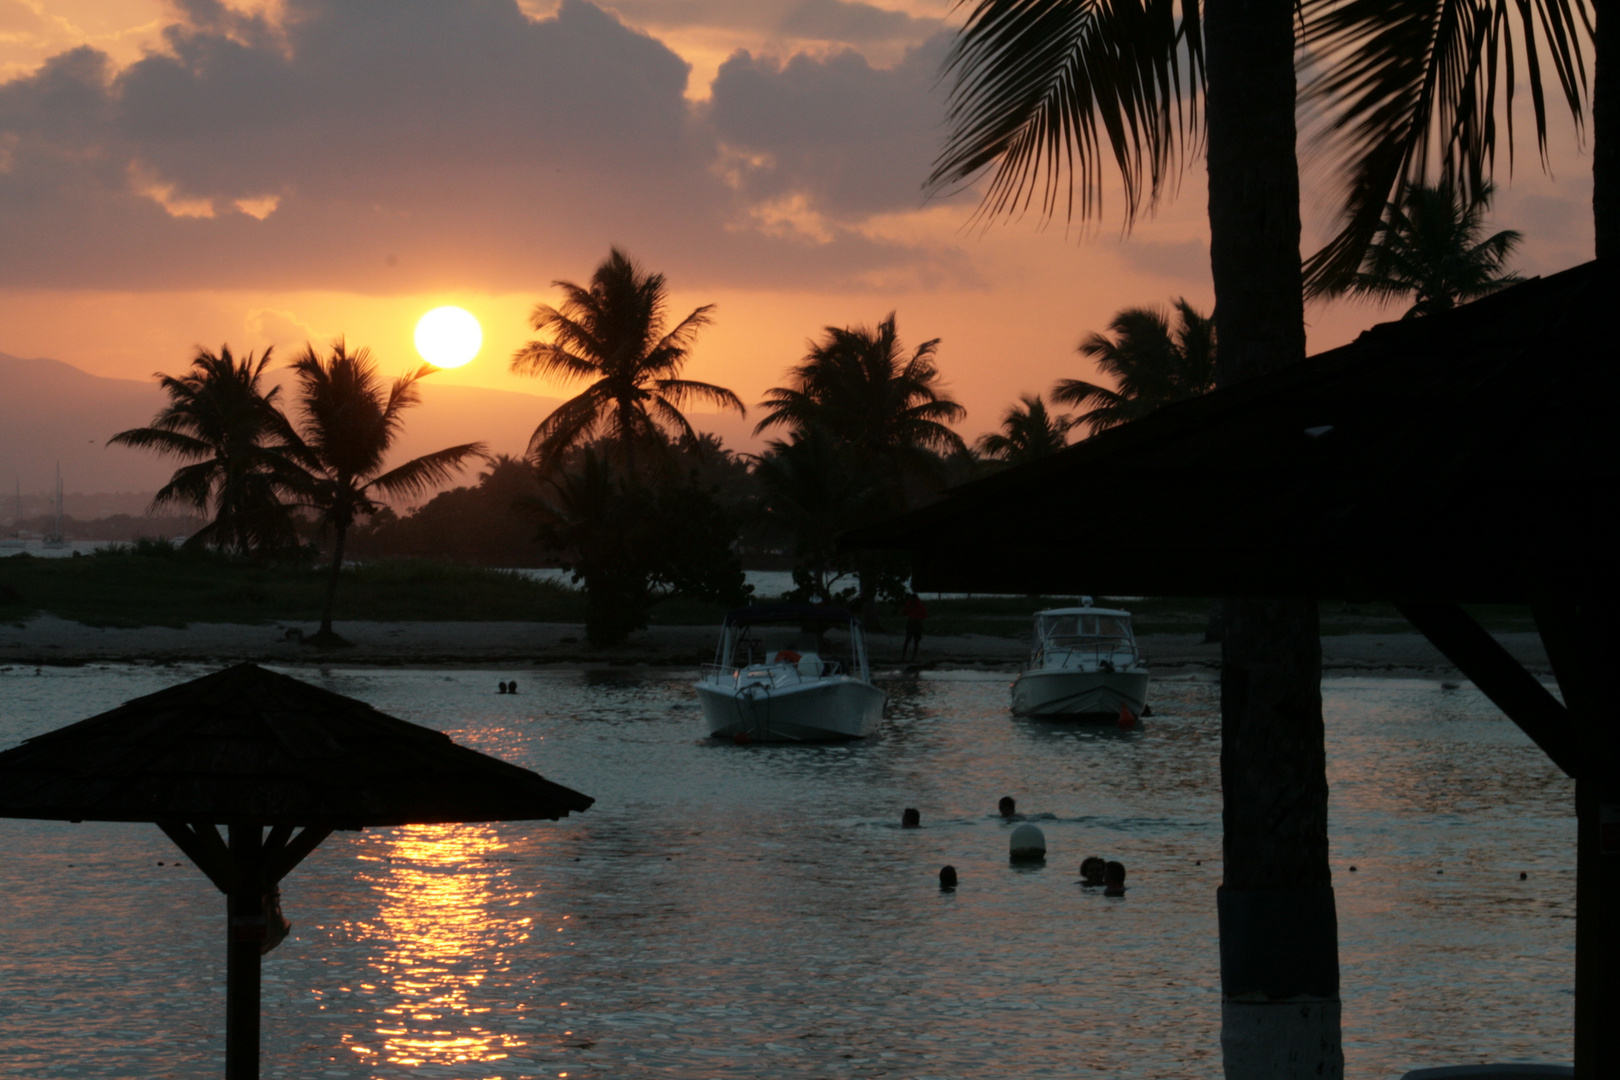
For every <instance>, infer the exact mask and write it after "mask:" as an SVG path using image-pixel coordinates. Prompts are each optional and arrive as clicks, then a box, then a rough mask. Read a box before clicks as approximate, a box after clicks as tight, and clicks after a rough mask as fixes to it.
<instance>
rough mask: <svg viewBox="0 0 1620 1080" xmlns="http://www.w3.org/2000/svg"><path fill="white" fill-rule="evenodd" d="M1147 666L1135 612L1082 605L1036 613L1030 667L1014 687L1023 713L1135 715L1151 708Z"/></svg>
mask: <svg viewBox="0 0 1620 1080" xmlns="http://www.w3.org/2000/svg"><path fill="white" fill-rule="evenodd" d="M1147 683H1148V672H1147V664H1146V663H1145V662H1144V661H1143V659H1142V654H1141V651H1140V650H1139V649H1138V648H1137V646H1136V635H1135V634H1134V633H1133V632H1132V630H1131V613H1130V612H1128V611H1120V610H1118V609H1115V608H1099V607H1092V606H1091V598H1090V597H1089V596H1088V597H1083V598H1082V606H1080V607H1071V608H1051V609H1049V610H1046V611H1038V612H1036V613H1035V647H1034V650H1033V651H1032V652H1031V654H1030V661H1029V666H1028V667H1027V668H1025V669H1024V671H1023V672H1021V673H1020V674H1019V676H1018V678H1017V679H1016V680H1015V681H1014V682H1013V685H1012V711H1013V712H1014V713H1016V714H1017V715H1019V716H1042V717H1053V718H1064V719H1095V720H1116V719H1119V716H1120V712H1121V710H1128V711H1129V712H1130V714H1131V717H1132V718H1133V719H1135V718H1136V717H1139V716H1141V715H1142V711H1143V710H1144V709H1145V708H1146V707H1147Z"/></svg>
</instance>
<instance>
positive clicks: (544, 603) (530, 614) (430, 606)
mask: <svg viewBox="0 0 1620 1080" xmlns="http://www.w3.org/2000/svg"><path fill="white" fill-rule="evenodd" d="M325 595H326V568H325V567H324V566H321V565H318V564H317V565H311V564H308V563H286V564H273V565H256V564H251V563H244V562H241V561H238V560H235V559H230V558H226V557H223V556H218V555H210V554H191V553H182V552H178V551H173V550H166V549H162V548H152V547H148V548H145V549H143V550H128V549H125V550H118V551H101V552H97V553H96V554H94V555H87V556H82V557H78V558H68V559H40V558H33V557H30V556H12V557H10V558H4V559H0V620H4V621H6V622H13V623H15V622H20V621H21V620H23V619H26V618H28V617H29V616H31V615H34V614H37V613H40V612H47V613H49V614H52V615H57V616H60V617H61V618H64V619H72V620H74V621H76V622H81V623H85V624H87V625H90V626H120V627H137V626H185V625H187V624H188V623H209V622H224V623H265V622H276V621H288V622H291V621H298V622H310V621H313V620H315V619H318V618H319V617H320V612H321V602H322V600H323V599H324V597H325ZM762 599H774V598H769V597H763V598H762ZM924 599H925V600H926V601H927V604H928V610H929V618H928V623H927V632H928V634H930V635H941V636H944V635H953V634H968V633H973V634H990V635H993V636H996V637H1008V638H1026V637H1027V636H1028V634H1029V625H1030V616H1031V615H1032V614H1033V613H1034V612H1036V611H1039V610H1041V609H1042V608H1046V607H1056V606H1066V605H1069V604H1072V603H1074V602H1075V601H1074V600H1073V598H1067V597H1041V596H1018V597H1006V596H981V597H970V598H964V599H956V600H934V599H931V598H928V597H924ZM1097 603H1098V604H1099V606H1101V605H1106V604H1108V603H1110V601H1108V600H1106V599H1103V598H1101V597H1099V598H1098V600H1097ZM1118 604H1119V606H1121V607H1125V608H1127V609H1129V610H1130V611H1131V612H1133V613H1134V614H1135V616H1136V627H1137V632H1138V633H1142V634H1152V633H1174V634H1190V633H1201V632H1202V631H1203V630H1204V628H1205V625H1206V623H1207V621H1208V617H1209V602H1208V601H1206V600H1188V599H1173V598H1171V599H1141V600H1127V601H1120V602H1118ZM724 610H725V609H724V608H723V607H722V606H720V605H716V604H699V603H694V602H692V601H686V600H669V601H666V602H664V603H663V604H660V605H658V606H657V607H655V608H654V609H653V613H652V622H653V624H654V625H661V626H714V625H717V624H718V623H719V621H720V618H721V616H722V615H723V614H724ZM1470 610H1472V611H1473V613H1474V615H1475V617H1476V618H1478V619H1479V620H1480V621H1481V622H1482V623H1483V624H1484V625H1485V626H1486V627H1487V628H1488V629H1491V630H1498V631H1504V630H1533V629H1534V628H1535V626H1534V623H1533V622H1532V621H1531V619H1530V616H1529V613H1528V611H1526V610H1524V609H1522V608H1513V607H1479V608H1472V609H1470ZM878 617H879V622H880V624H881V628H882V629H884V630H890V631H899V630H901V629H903V628H904V626H905V620H904V618H903V617H902V616H900V615H899V614H898V613H897V612H892V611H889V610H887V608H880V609H879V612H878ZM584 618H585V603H584V598H583V597H582V596H581V595H580V594H579V592H577V591H576V590H574V589H571V588H568V587H566V586H563V585H559V584H556V583H554V582H549V581H535V580H533V579H530V578H526V577H522V576H520V575H517V574H514V573H511V572H509V571H504V570H488V569H482V568H479V567H469V566H452V565H448V564H445V563H435V562H424V561H415V560H387V561H378V562H373V563H364V564H360V565H355V566H350V567H348V568H346V569H345V570H344V572H343V581H342V583H341V584H340V585H339V587H338V597H337V612H336V619H337V620H338V621H339V622H342V621H345V620H355V619H367V620H378V621H383V622H406V621H464V620H488V621H497V622H499V621H514V620H515V621H533V622H563V623H578V622H583V621H584ZM1410 630H1411V627H1410V626H1409V625H1408V624H1407V622H1406V620H1405V619H1403V618H1401V615H1400V613H1399V612H1397V611H1396V610H1395V609H1394V607H1393V606H1391V605H1389V604H1359V605H1348V604H1343V603H1338V602H1324V603H1323V604H1322V632H1323V633H1324V634H1348V633H1375V634H1394V633H1404V632H1409V631H1410Z"/></svg>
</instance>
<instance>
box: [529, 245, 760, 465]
mask: <svg viewBox="0 0 1620 1080" xmlns="http://www.w3.org/2000/svg"><path fill="white" fill-rule="evenodd" d="M552 285H554V286H555V287H556V288H558V289H561V290H562V292H563V303H562V306H561V307H560V308H554V307H551V306H550V305H549V304H536V305H535V307H534V312H533V314H531V315H530V317H529V322H530V325H531V326H533V327H534V330H535V332H536V333H540V334H546V335H549V340H543V341H531V342H529V343H528V344H527V345H525V346H523V348H521V349H519V350H518V351H517V353H516V354H514V355H513V357H512V370H513V371H516V372H519V373H521V374H524V375H536V376H552V377H560V378H563V379H568V380H573V379H590V380H592V382H591V385H590V386H589V387H587V388H586V389H585V391H584V392H583V393H581V394H579V395H578V396H577V397H574V398H571V399H569V400H568V401H566V402H564V403H563V404H562V405H560V406H558V407H557V410H556V411H555V412H553V413H552V414H551V415H550V416H548V417H546V419H545V420H544V421H542V422H541V424H540V426H539V427H537V428H535V430H534V435H533V436H531V437H530V439H529V455H530V457H531V458H532V459H533V460H534V462H535V463H536V465H538V466H539V467H540V468H541V470H542V471H547V472H549V471H551V470H552V469H554V468H556V467H557V465H558V464H559V462H560V461H561V459H562V457H563V455H564V454H566V453H567V452H568V451H569V450H571V449H573V448H574V447H577V446H579V445H581V444H583V443H587V442H590V441H592V440H593V439H596V438H599V437H603V436H605V437H606V438H607V439H609V440H610V441H611V442H612V443H613V445H614V446H615V447H616V448H617V450H618V453H619V457H620V461H621V463H622V465H623V467H624V470H625V473H626V475H627V476H631V477H634V476H635V475H636V457H637V453H638V451H640V450H648V451H651V452H652V453H654V454H655V455H657V456H658V457H660V458H662V457H664V456H665V455H664V451H665V450H667V449H668V446H669V444H670V442H671V441H672V440H679V439H682V438H688V439H690V438H695V437H696V433H695V432H694V431H693V429H692V425H691V424H690V423H688V422H687V419H686V417H685V416H684V415H683V414H682V412H681V409H682V408H684V407H685V406H686V405H687V404H688V403H690V402H705V403H708V404H711V405H716V406H719V407H720V408H724V409H736V410H737V412H738V413H740V414H745V415H746V413H747V410H746V408H745V407H744V406H743V403H742V400H741V399H740V398H738V397H737V395H736V394H734V393H732V392H731V391H730V390H727V389H725V388H724V387H721V386H715V385H713V384H711V383H705V382H696V381H694V380H691V379H683V378H681V377H680V373H681V368H683V367H684V366H685V365H686V361H687V360H688V359H689V357H690V355H691V347H692V342H693V339H694V338H696V336H697V332H698V330H699V329H701V328H702V327H704V326H707V325H708V323H709V315H710V312H712V311H713V310H714V305H713V304H705V305H703V306H702V307H700V308H698V309H696V310H695V311H693V312H692V313H691V314H689V315H687V316H686V317H685V318H684V319H682V320H681V321H680V322H678V323H676V324H675V326H674V328H673V329H670V330H667V331H666V330H665V328H664V326H665V315H666V310H665V309H666V307H667V305H668V295H667V289H666V287H665V284H664V275H662V274H649V273H646V272H644V271H643V270H642V269H641V268H640V267H639V266H637V265H636V263H635V262H634V261H632V260H631V259H630V257H629V256H627V255H626V254H625V253H624V252H622V251H620V250H619V249H618V248H616V247H615V248H612V249H610V251H609V253H608V257H607V259H606V260H605V261H603V263H602V264H601V265H600V266H598V267H597V268H596V272H595V273H594V274H592V275H591V280H590V284H589V285H588V286H584V287H581V286H579V285H576V284H574V283H573V282H571V281H554V282H552Z"/></svg>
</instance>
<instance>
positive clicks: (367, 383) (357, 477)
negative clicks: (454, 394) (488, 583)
mask: <svg viewBox="0 0 1620 1080" xmlns="http://www.w3.org/2000/svg"><path fill="white" fill-rule="evenodd" d="M435 370H436V369H435V368H434V367H433V366H432V365H430V364H424V365H422V366H421V367H419V368H417V369H416V370H415V371H413V372H411V373H409V374H406V375H401V376H400V377H399V378H397V379H395V380H394V381H393V383H392V385H389V386H386V387H385V386H384V385H383V382H382V379H381V378H380V377H379V376H378V374H377V364H376V362H375V361H374V360H372V359H371V354H370V353H369V351H368V350H366V349H360V350H357V351H355V352H350V351H349V350H348V347H347V346H346V345H345V344H344V342H343V340H342V339H341V338H340V339H339V340H338V341H336V342H335V343H334V344H333V346H332V351H331V354H330V355H329V356H326V357H322V356H320V355H319V354H318V353H316V351H315V348H314V346H309V347H308V348H306V349H305V350H304V354H303V355H302V356H300V357H299V358H298V359H297V360H296V361H294V362H293V371H294V373H295V374H296V375H297V377H298V391H299V393H298V405H299V409H300V412H301V416H300V418H299V425H298V431H299V436H300V445H299V448H298V454H299V459H300V462H301V464H302V465H303V466H304V468H305V470H306V479H305V481H304V504H305V505H306V506H309V507H311V508H313V509H314V510H316V511H318V512H319V514H320V520H321V522H322V524H324V525H329V526H331V528H332V530H333V532H334V533H335V539H334V542H333V546H332V574H331V578H330V579H329V580H328V583H327V587H326V603H325V604H324V606H323V607H322V609H321V629H320V632H319V634H318V635H317V638H316V640H317V641H320V640H327V641H331V640H333V639H334V638H335V636H336V635H334V634H333V633H332V605H333V603H334V601H335V600H336V597H337V583H338V576H339V574H340V573H341V572H342V570H343V547H344V541H345V540H346V539H347V537H348V533H349V526H351V525H353V524H354V521H355V519H356V518H358V517H360V516H362V515H366V514H373V513H376V512H377V510H378V509H380V504H379V503H378V502H377V501H376V499H375V498H374V496H377V495H385V496H393V497H396V498H414V497H416V496H419V495H422V494H424V493H425V492H427V491H428V490H429V489H431V488H432V487H434V486H435V485H437V484H440V483H443V482H444V481H445V480H448V479H449V478H450V477H451V476H453V475H454V474H455V473H456V472H457V471H458V470H459V469H460V468H461V466H462V463H463V462H465V461H466V460H467V459H468V458H470V457H479V456H482V455H483V453H484V444H483V443H466V444H464V445H461V446H451V447H447V448H445V449H443V450H438V451H435V452H434V453H431V454H424V455H422V456H421V457H418V458H412V459H411V460H410V461H407V462H405V464H403V465H399V466H396V467H395V468H392V469H389V470H387V471H386V472H384V471H383V460H384V459H385V458H386V457H387V456H388V451H389V450H390V449H392V447H393V445H394V442H395V440H397V439H398V438H399V434H400V431H401V430H402V428H403V427H404V423H405V420H404V415H403V414H404V411H405V410H406V409H408V408H410V407H411V406H412V405H415V404H417V403H418V402H419V401H420V400H421V396H420V394H419V392H418V390H417V387H416V383H417V381H418V380H420V379H421V378H422V377H423V376H425V375H429V374H431V373H432V372H433V371H435Z"/></svg>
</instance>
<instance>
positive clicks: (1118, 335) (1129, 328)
mask: <svg viewBox="0 0 1620 1080" xmlns="http://www.w3.org/2000/svg"><path fill="white" fill-rule="evenodd" d="M1175 308H1176V314H1177V316H1178V317H1179V318H1178V321H1177V324H1176V325H1175V326H1174V327H1173V328H1172V327H1171V325H1170V315H1169V313H1167V312H1165V311H1161V310H1159V309H1157V308H1126V309H1125V310H1123V311H1121V312H1119V314H1117V315H1115V316H1114V320H1113V322H1111V323H1109V324H1108V329H1109V330H1110V331H1111V332H1112V333H1113V334H1114V336H1113V337H1112V338H1109V337H1106V336H1104V335H1103V334H1092V335H1091V336H1089V337H1088V338H1086V339H1085V340H1084V341H1082V342H1081V343H1080V350H1079V351H1080V355H1082V356H1085V357H1089V358H1090V359H1092V360H1094V361H1096V363H1097V366H1098V367H1100V368H1102V370H1103V371H1104V372H1106V373H1107V374H1108V375H1110V376H1111V377H1112V378H1113V380H1114V383H1115V388H1113V389H1110V388H1109V387H1106V386H1101V385H1099V384H1097V383H1092V382H1086V381H1085V380H1084V379H1063V380H1061V381H1060V382H1059V383H1058V384H1057V386H1055V387H1053V389H1052V400H1053V401H1055V402H1059V403H1060V404H1063V405H1073V406H1076V407H1078V408H1084V407H1085V406H1088V405H1089V406H1091V409H1090V411H1089V412H1085V413H1082V414H1081V415H1080V416H1078V417H1076V422H1078V423H1083V424H1085V425H1087V426H1088V427H1089V428H1090V429H1091V430H1092V431H1093V432H1098V431H1103V430H1106V429H1107V428H1111V427H1117V426H1118V425H1120V424H1123V423H1126V422H1128V421H1131V420H1135V419H1136V418H1138V417H1141V416H1146V415H1147V414H1148V413H1150V412H1152V411H1153V410H1154V409H1157V408H1158V407H1159V406H1161V405H1167V404H1169V403H1170V402H1172V401H1182V400H1185V399H1186V398H1190V397H1197V396H1198V395H1199V394H1206V393H1208V392H1209V391H1211V390H1213V389H1214V388H1215V324H1214V322H1213V321H1212V320H1210V319H1206V318H1205V317H1204V316H1203V315H1200V314H1199V313H1198V311H1197V309H1195V308H1194V307H1193V306H1192V305H1191V304H1189V303H1187V301H1186V300H1184V299H1183V300H1177V301H1176V304H1175Z"/></svg>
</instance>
